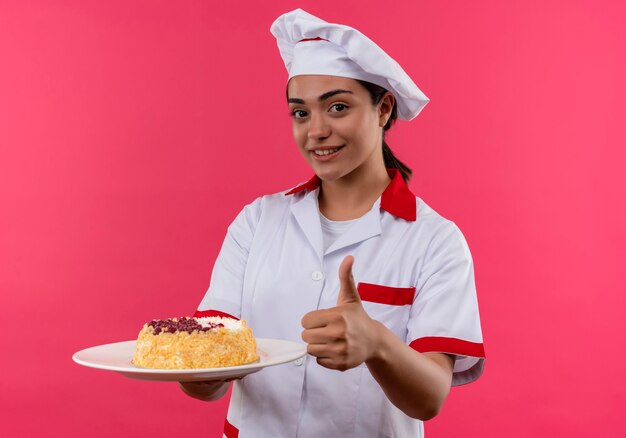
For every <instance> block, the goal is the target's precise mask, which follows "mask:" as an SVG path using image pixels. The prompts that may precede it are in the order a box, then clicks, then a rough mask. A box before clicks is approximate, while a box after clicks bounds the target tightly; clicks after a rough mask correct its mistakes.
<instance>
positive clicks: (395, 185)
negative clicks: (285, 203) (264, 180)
mask: <svg viewBox="0 0 626 438" xmlns="http://www.w3.org/2000/svg"><path fill="white" fill-rule="evenodd" d="M387 173H388V174H389V176H390V177H391V182H390V183H389V185H388V186H387V188H386V189H385V191H384V192H383V194H382V196H381V197H380V198H381V199H380V208H382V209H383V210H385V211H387V212H389V213H391V214H393V215H394V216H396V217H399V218H402V219H404V220H407V221H411V222H414V221H415V220H416V219H417V201H416V199H415V195H414V194H413V193H412V192H411V190H409V187H408V186H407V185H406V183H405V182H404V179H402V175H401V174H400V172H398V169H387ZM320 182H321V180H320V179H319V177H318V176H317V175H313V178H311V179H310V180H308V181H307V182H305V183H303V184H300V185H299V186H297V187H294V188H293V189H291V190H289V191H288V192H287V193H285V196H286V195H293V194H294V193H298V192H301V191H302V190H309V191H310V190H315V189H316V188H318V187H319V186H320Z"/></svg>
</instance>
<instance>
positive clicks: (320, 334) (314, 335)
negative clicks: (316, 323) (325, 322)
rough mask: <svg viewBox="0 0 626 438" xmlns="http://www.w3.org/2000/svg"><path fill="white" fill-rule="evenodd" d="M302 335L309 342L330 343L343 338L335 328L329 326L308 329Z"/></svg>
mask: <svg viewBox="0 0 626 438" xmlns="http://www.w3.org/2000/svg"><path fill="white" fill-rule="evenodd" d="M301 336H302V340H303V341H304V342H306V343H307V344H329V343H331V342H337V341H340V340H341V339H339V337H338V336H337V334H336V333H335V330H329V329H328V327H318V328H314V329H306V330H304V331H303V332H302V335H301Z"/></svg>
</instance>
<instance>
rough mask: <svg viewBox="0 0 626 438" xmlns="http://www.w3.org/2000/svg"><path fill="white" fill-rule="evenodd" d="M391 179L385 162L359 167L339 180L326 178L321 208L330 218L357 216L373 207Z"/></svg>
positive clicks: (323, 182) (322, 191) (346, 218)
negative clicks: (373, 165) (371, 166)
mask: <svg viewBox="0 0 626 438" xmlns="http://www.w3.org/2000/svg"><path fill="white" fill-rule="evenodd" d="M390 182H391V178H389V174H388V173H387V170H386V169H385V167H384V165H383V166H376V168H375V169H363V168H362V167H359V168H357V169H355V170H354V171H352V172H350V173H349V174H347V175H345V176H343V177H341V178H339V179H337V180H335V181H322V182H321V186H320V194H319V196H318V201H319V206H320V211H321V212H322V214H323V215H324V216H326V217H327V218H328V219H330V220H338V221H341V220H350V219H357V218H359V217H361V216H363V215H364V214H365V213H367V212H368V211H369V210H370V209H371V208H372V205H373V204H374V202H375V201H376V199H378V198H379V197H380V195H381V194H382V193H383V192H384V191H385V188H387V186H388V185H389V183H390Z"/></svg>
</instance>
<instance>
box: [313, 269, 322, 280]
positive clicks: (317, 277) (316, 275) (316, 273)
mask: <svg viewBox="0 0 626 438" xmlns="http://www.w3.org/2000/svg"><path fill="white" fill-rule="evenodd" d="M311 278H312V279H313V280H314V281H320V280H321V279H322V278H324V274H322V273H321V272H320V271H313V273H312V274H311Z"/></svg>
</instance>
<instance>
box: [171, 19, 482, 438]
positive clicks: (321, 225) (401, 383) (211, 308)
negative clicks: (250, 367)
mask: <svg viewBox="0 0 626 438" xmlns="http://www.w3.org/2000/svg"><path fill="white" fill-rule="evenodd" d="M272 33H273V34H274V35H275V36H276V38H277V40H278V46H279V49H280V51H281V55H282V56H283V59H284V61H285V64H286V66H287V70H288V72H289V80H288V83H287V101H288V105H289V109H290V112H291V115H292V120H293V135H294V139H295V142H296V144H297V145H298V148H299V150H300V152H301V153H302V155H303V157H304V159H305V160H306V161H307V162H308V163H309V165H310V166H311V168H312V170H313V173H314V176H313V178H311V179H310V180H309V181H308V182H306V183H304V184H301V185H299V186H297V187H295V188H292V189H291V190H286V191H284V192H281V193H277V194H273V195H267V196H263V197H261V198H258V199H257V200H255V201H254V202H253V203H252V204H250V205H248V206H246V207H245V208H244V209H243V211H242V212H241V213H240V214H239V215H238V216H237V218H236V219H235V221H234V222H233V223H232V224H231V226H230V227H229V229H228V233H227V236H226V239H225V241H224V244H223V247H222V250H221V252H220V255H219V257H218V259H217V261H216V264H215V267H214V270H213V275H212V278H211V286H210V288H209V291H208V292H207V295H206V296H205V298H204V299H203V301H202V303H201V304H200V307H199V310H198V312H197V313H196V315H197V316H208V315H224V314H228V315H230V316H233V317H236V318H243V319H246V320H247V321H248V324H249V325H250V326H251V327H252V329H253V331H254V333H255V336H257V337H260V338H280V339H289V340H295V341H301V342H302V341H304V342H305V343H306V344H307V352H308V355H307V357H306V358H305V360H300V361H296V362H294V363H292V364H288V365H282V366H277V367H272V368H267V369H265V370H263V371H262V372H260V373H256V374H251V375H249V376H247V377H245V378H243V379H241V380H238V381H236V382H235V386H234V389H233V394H232V398H231V403H230V409H229V412H228V417H227V421H226V425H225V431H224V432H225V436H227V437H231V436H239V437H241V438H244V437H296V436H297V437H320V436H326V437H409V436H410V437H419V436H422V434H423V425H422V420H427V419H430V418H432V417H434V416H435V415H437V413H438V412H439V410H440V409H441V406H442V404H443V402H444V400H445V399H446V396H447V395H448V392H449V390H450V386H451V385H455V384H462V383H468V382H470V381H472V380H475V379H476V378H478V376H479V375H480V374H481V372H482V367H483V360H484V359H483V358H484V352H483V348H482V335H481V329H480V322H479V316H478V307H477V300H476V293H475V286H474V276H473V265H472V260H471V255H470V252H469V249H468V248H467V244H466V242H465V240H464V238H463V236H462V234H461V232H460V231H459V229H458V228H457V227H456V225H455V224H454V223H452V222H450V221H448V220H446V219H444V218H442V217H441V216H440V215H438V214H437V213H436V212H435V211H433V210H432V209H431V208H430V207H428V205H427V204H425V203H424V201H422V200H421V199H419V198H417V197H416V196H415V195H413V194H412V193H411V192H410V190H409V188H408V186H407V184H406V181H407V180H408V179H409V177H410V173H411V172H410V170H409V169H408V168H407V167H406V166H405V165H404V164H402V163H401V162H399V161H398V160H397V159H396V158H395V157H394V156H393V154H392V152H391V150H390V149H389V146H388V145H387V144H386V143H385V141H384V133H385V131H386V130H388V129H389V128H390V127H391V125H392V124H393V123H394V121H395V119H396V118H397V117H398V116H400V118H403V119H405V120H410V119H411V118H413V117H415V116H416V115H417V113H419V111H420V110H421V108H422V107H423V106H424V105H425V104H426V103H427V102H428V99H427V98H426V96H424V95H423V93H421V91H420V90H419V89H418V88H417V86H416V85H415V84H414V83H413V81H412V80H411V79H410V78H409V77H408V76H407V75H406V73H405V72H404V71H403V70H402V69H401V67H400V66H399V65H398V64H397V63H396V62H395V61H394V60H393V59H392V58H390V57H389V56H388V55H387V54H386V53H385V52H384V51H382V50H381V49H380V48H379V47H378V46H376V45H375V44H374V43H373V42H372V41H371V40H369V39H368V38H367V37H365V36H364V35H362V34H361V33H359V32H358V31H356V30H355V29H352V28H350V27H347V26H343V25H337V24H332V23H326V22H324V21H322V20H320V19H318V18H317V17H314V16H312V15H310V14H307V13H306V12H304V11H302V10H300V9H297V10H295V11H293V12H290V13H288V14H284V15H283V16H281V17H279V18H278V19H277V20H276V21H275V22H274V24H273V25H272ZM181 388H182V389H183V391H185V392H186V393H187V394H189V395H190V396H192V397H195V398H198V399H201V400H215V399H217V398H219V397H221V396H222V395H224V394H225V392H226V390H227V388H228V383H227V382H223V381H218V382H197V383H181Z"/></svg>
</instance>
